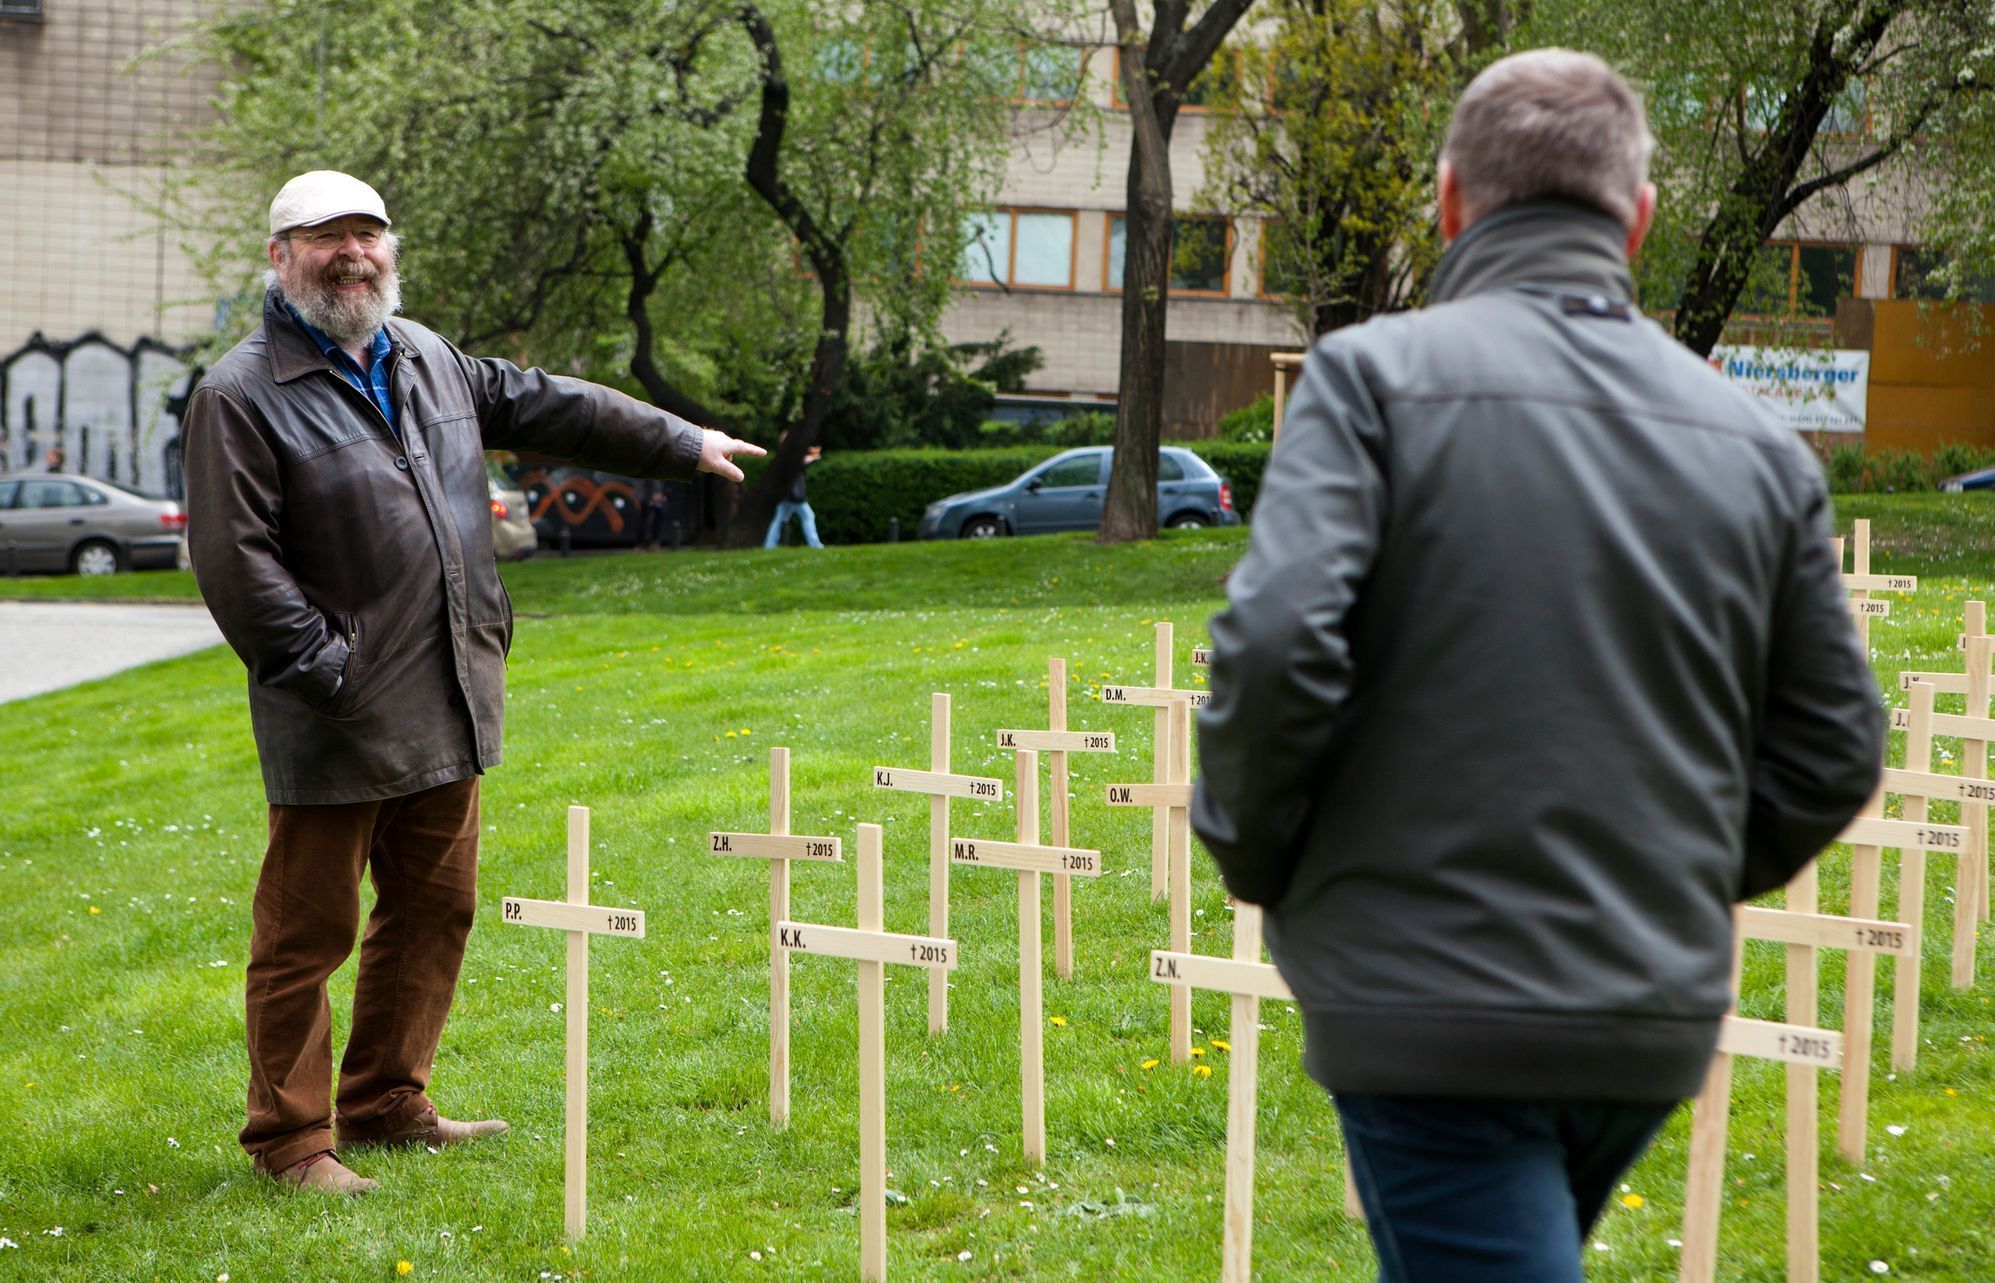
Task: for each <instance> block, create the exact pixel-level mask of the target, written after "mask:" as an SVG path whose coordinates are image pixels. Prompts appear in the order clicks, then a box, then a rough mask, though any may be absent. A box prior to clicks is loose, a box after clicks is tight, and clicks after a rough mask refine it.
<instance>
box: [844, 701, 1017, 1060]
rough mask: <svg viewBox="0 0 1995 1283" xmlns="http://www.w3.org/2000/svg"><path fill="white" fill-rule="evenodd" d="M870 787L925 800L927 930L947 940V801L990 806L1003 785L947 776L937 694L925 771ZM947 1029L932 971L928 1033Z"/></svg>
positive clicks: (883, 769)
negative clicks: (968, 799)
mask: <svg viewBox="0 0 1995 1283" xmlns="http://www.w3.org/2000/svg"><path fill="white" fill-rule="evenodd" d="M873 787H874V788H882V789H899V790H901V791H902V792H906V793H926V794H928V929H929V930H930V931H933V932H934V933H935V934H936V935H938V936H946V935H948V934H949V799H950V798H952V797H973V798H977V799H978V800H980V801H985V802H995V801H998V800H999V799H1000V798H1002V797H1003V796H1004V785H1003V784H1001V783H999V782H998V781H997V780H994V779H991V778H989V777H988V776H983V775H951V774H950V773H949V697H948V696H947V695H945V694H943V693H942V692H940V691H937V692H935V693H934V694H932V695H930V696H929V697H928V769H927V770H925V771H907V770H901V769H899V768H897V767H892V766H876V767H874V768H873ZM948 1027H949V973H948V969H947V968H944V967H936V968H934V969H933V970H931V971H930V972H929V973H928V1032H930V1033H932V1034H939V1033H941V1032H942V1031H943V1030H945V1029H947V1028H948Z"/></svg>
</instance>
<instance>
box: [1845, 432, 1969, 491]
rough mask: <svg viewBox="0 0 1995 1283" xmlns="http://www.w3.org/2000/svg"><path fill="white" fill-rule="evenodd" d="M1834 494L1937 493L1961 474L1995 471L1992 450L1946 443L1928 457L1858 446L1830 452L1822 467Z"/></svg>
mask: <svg viewBox="0 0 1995 1283" xmlns="http://www.w3.org/2000/svg"><path fill="white" fill-rule="evenodd" d="M1823 468H1824V470H1825V471H1826V472H1827V473H1828V476H1829V490H1830V491H1831V493H1834V494H1890V493H1893V492H1897V493H1903V492H1905V491H1909V490H1937V489H1939V484H1940V482H1942V481H1944V480H1946V479H1947V478H1948V477H1952V476H1957V475H1959V474H1960V473H1963V472H1973V471H1975V470H1976V469H1979V468H1995V449H1990V448H1988V447H1986V446H1970V445H1961V444H1958V443H1949V444H1947V445H1943V446H1941V447H1939V448H1938V449H1937V450H1934V451H1933V452H1932V454H1931V455H1924V454H1919V453H1917V452H1916V451H1912V450H1879V451H1876V452H1875V453H1872V454H1866V453H1864V449H1863V447H1862V446H1860V445H1839V446H1835V447H1833V448H1831V449H1830V451H1829V457H1828V460H1827V461H1826V462H1825V463H1824V465H1823Z"/></svg>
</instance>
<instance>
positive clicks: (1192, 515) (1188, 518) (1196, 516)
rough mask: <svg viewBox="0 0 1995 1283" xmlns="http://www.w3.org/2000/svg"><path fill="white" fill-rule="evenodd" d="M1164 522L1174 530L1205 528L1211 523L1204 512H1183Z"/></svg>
mask: <svg viewBox="0 0 1995 1283" xmlns="http://www.w3.org/2000/svg"><path fill="white" fill-rule="evenodd" d="M1164 524H1165V525H1167V526H1169V527H1170V528H1171V529H1173V530H1203V529H1205V528H1206V526H1207V525H1209V524H1210V523H1209V522H1207V521H1206V519H1205V514H1204V513H1202V512H1181V513H1179V514H1178V515H1177V516H1175V517H1172V518H1171V519H1170V520H1169V521H1167V522H1165V523H1164Z"/></svg>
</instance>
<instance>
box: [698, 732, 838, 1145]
mask: <svg viewBox="0 0 1995 1283" xmlns="http://www.w3.org/2000/svg"><path fill="white" fill-rule="evenodd" d="M707 850H709V851H710V852H712V853H713V854H715V855H733V856H741V857H745V858H747V859H753V860H767V861H768V862H769V946H770V947H769V1121H770V1122H771V1123H773V1124H774V1125H775V1126H776V1127H777V1128H779V1129H780V1128H784V1127H788V1126H789V1125H790V955H789V954H788V953H786V952H784V951H783V950H781V949H779V948H777V947H776V945H775V941H776V923H778V922H781V921H783V920H784V919H785V918H787V917H789V916H790V861H791V860H831V861H842V860H843V859H844V858H845V854H844V848H843V846H842V845H841V844H840V842H839V840H838V839H837V838H835V837H798V836H794V835H792V834H791V832H790V750H789V749H787V748H772V749H770V750H769V831H768V832H767V833H709V834H707Z"/></svg>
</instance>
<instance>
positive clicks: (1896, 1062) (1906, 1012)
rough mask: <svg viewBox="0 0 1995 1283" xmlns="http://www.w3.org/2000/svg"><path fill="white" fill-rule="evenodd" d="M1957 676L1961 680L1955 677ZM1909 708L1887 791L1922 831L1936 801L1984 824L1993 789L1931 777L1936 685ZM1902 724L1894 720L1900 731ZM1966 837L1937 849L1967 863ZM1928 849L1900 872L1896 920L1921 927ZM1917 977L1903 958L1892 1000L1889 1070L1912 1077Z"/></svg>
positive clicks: (1918, 689)
mask: <svg viewBox="0 0 1995 1283" xmlns="http://www.w3.org/2000/svg"><path fill="white" fill-rule="evenodd" d="M1953 676H1955V677H1958V676H1960V674H1958V673H1956V674H1953ZM1987 682H1988V675H1987V674H1986V673H1984V674H1983V675H1982V678H1981V684H1982V686H1983V688H1984V689H1985V687H1986V685H1987ZM1908 689H1909V690H1910V691H1911V695H1912V699H1911V704H1912V706H1911V708H1909V709H1907V710H1903V711H1904V712H1905V714H1906V715H1905V717H1904V719H1903V726H1904V730H1905V767H1904V769H1903V770H1899V769H1897V768H1895V767H1888V766H1887V767H1885V768H1884V781H1883V786H1884V791H1885V792H1887V793H1898V794H1901V795H1903V797H1904V799H1905V819H1906V820H1907V822H1909V823H1912V824H1916V825H1921V826H1923V825H1924V824H1925V822H1926V807H1927V803H1928V802H1929V801H1930V800H1931V799H1934V798H1937V799H1940V800H1942V801H1949V802H1959V803H1960V804H1961V809H1962V817H1961V818H1962V819H1967V818H1968V816H1967V814H1966V812H1967V808H1968V807H1969V806H1970V805H1972V806H1975V807H1978V808H1981V812H1982V819H1983V822H1984V824H1985V821H1986V808H1987V805H1988V803H1989V802H1990V801H1991V800H1995V783H1990V782H1988V781H1987V780H1985V779H1982V778H1979V777H1976V776H1966V775H1940V774H1936V773H1934V771H1933V696H1934V695H1935V694H1936V693H1937V691H1938V690H1939V689H1940V688H1938V687H1936V685H1935V684H1934V683H1932V682H1912V683H1910V684H1909V687H1908ZM1898 724H1899V719H1897V718H1895V717H1894V719H1893V725H1898ZM1961 827H1962V829H1963V831H1964V832H1965V834H1966V836H1965V838H1964V839H1962V842H1961V845H1960V846H1959V847H1954V846H1952V845H1944V846H1942V847H1940V848H1937V849H1942V850H1952V851H1954V853H1955V854H1956V856H1960V857H1962V861H1963V862H1964V861H1965V855H1966V852H1967V851H1968V850H1970V849H1972V847H1973V845H1974V843H1975V842H1976V835H1975V826H1974V825H1972V824H1967V825H1963V826H1961ZM1927 849H1928V848H1927V847H1925V846H1922V845H1915V846H1910V847H1905V848H1903V849H1902V855H1901V863H1900V865H1899V871H1898V917H1899V918H1901V919H1903V920H1904V921H1906V922H1914V923H1923V922H1924V920H1925V904H1926V851H1927ZM1965 894H1966V887H1965V885H1964V884H1960V885H1956V887H1955V889H1954V906H1955V911H1956V918H1955V927H1956V936H1957V935H1958V927H1959V925H1960V920H1961V919H1960V916H1959V905H1960V900H1961V898H1962V896H1964V895H1965ZM1919 971H1920V957H1919V955H1918V954H1914V955H1912V956H1911V957H1909V958H1902V959H1900V960H1899V962H1898V965H1897V974H1896V976H1895V977H1894V979H1895V982H1896V983H1895V989H1894V996H1893V998H1892V1010H1891V1018H1892V1019H1891V1067H1892V1068H1893V1069H1895V1070H1897V1071H1898V1072H1900V1073H1910V1072H1911V1071H1912V1069H1913V1068H1914V1067H1915V1066H1916V1065H1917V1064H1918V1059H1919Z"/></svg>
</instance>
